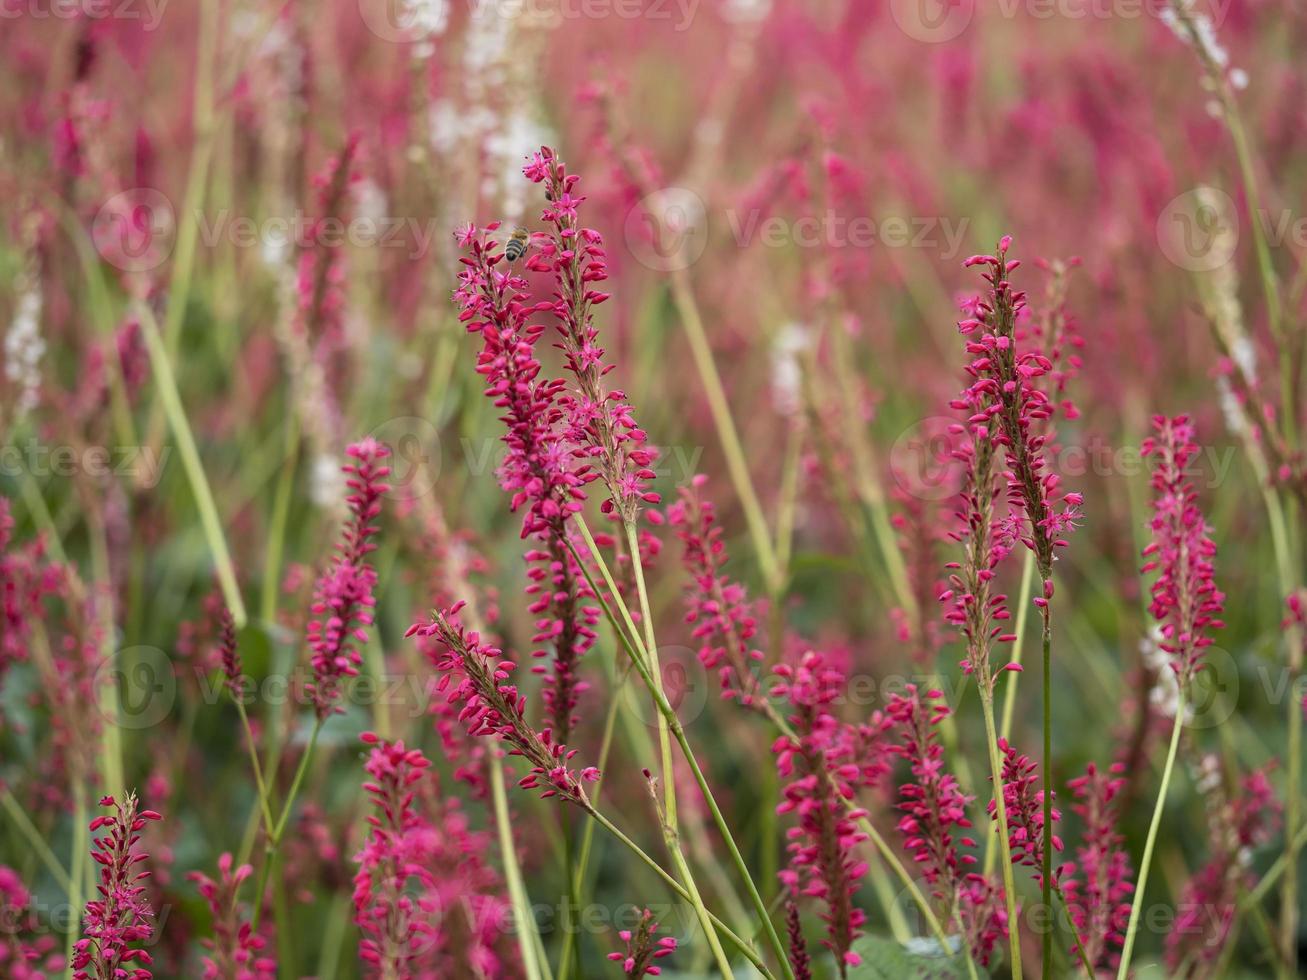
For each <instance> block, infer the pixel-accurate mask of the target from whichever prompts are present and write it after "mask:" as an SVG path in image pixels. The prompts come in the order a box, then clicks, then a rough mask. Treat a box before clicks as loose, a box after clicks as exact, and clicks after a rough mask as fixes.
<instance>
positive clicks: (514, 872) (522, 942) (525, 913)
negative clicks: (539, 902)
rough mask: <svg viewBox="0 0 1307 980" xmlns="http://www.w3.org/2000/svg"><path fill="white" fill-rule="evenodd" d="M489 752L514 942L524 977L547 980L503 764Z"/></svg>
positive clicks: (496, 825) (496, 824)
mask: <svg viewBox="0 0 1307 980" xmlns="http://www.w3.org/2000/svg"><path fill="white" fill-rule="evenodd" d="M489 756H490V791H491V795H492V798H493V800H494V808H495V827H496V829H497V830H498V832H499V852H500V857H501V858H502V860H503V862H504V879H505V880H506V881H507V883H508V894H509V898H510V899H511V900H512V902H513V914H514V915H515V916H516V918H517V943H518V948H519V949H520V950H521V953H522V966H523V968H524V969H525V971H526V978H527V980H550V974H549V962H548V961H547V960H543V958H542V957H537V955H536V944H537V942H538V939H537V937H536V933H537V927H536V920H535V915H534V914H532V912H531V903H530V901H529V900H528V899H527V893H526V886H525V885H524V884H523V883H522V867H521V865H520V864H518V860H517V848H516V847H515V845H514V844H513V829H512V818H511V817H510V815H509V812H508V800H507V798H506V796H505V794H504V772H503V764H502V763H501V762H500V761H499V756H498V755H497V754H496V753H495V752H494V751H491V752H490V753H489ZM542 960H543V961H542Z"/></svg>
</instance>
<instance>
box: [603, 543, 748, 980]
mask: <svg viewBox="0 0 1307 980" xmlns="http://www.w3.org/2000/svg"><path fill="white" fill-rule="evenodd" d="M625 524H626V544H627V548H628V549H629V551H630V556H631V568H632V569H633V570H634V572H635V590H636V594H637V595H638V596H639V600H640V616H641V618H642V619H643V620H644V645H645V661H646V663H647V664H648V666H649V673H650V676H651V677H652V678H653V682H654V685H655V687H656V689H657V696H658V697H660V698H662V699H663V700H666V692H664V690H663V672H662V666H661V664H660V663H659V662H658V642H657V640H656V639H655V638H654V626H653V612H652V610H651V609H650V607H649V593H648V590H647V589H646V588H645V584H644V563H643V562H642V561H641V560H640V542H639V540H638V539H637V537H636V533H635V523H634V522H633V521H626V522H625ZM658 747H659V752H660V755H661V757H662V768H663V825H664V828H665V836H666V839H667V850H668V853H670V854H671V856H672V861H673V863H674V864H675V865H676V870H677V873H678V874H679V875H680V876H681V878H682V879H683V880H684V882H685V889H686V891H687V892H689V893H690V897H691V900H692V901H693V903H694V911H695V915H697V916H698V918H699V924H700V925H701V926H702V927H703V931H704V938H705V939H707V940H708V947H709V949H711V950H712V954H713V958H714V959H715V960H716V961H717V967H718V969H720V970H721V972H722V976H723V977H727V978H734V976H735V974H734V973H732V972H731V964H730V962H729V961H728V960H727V959H726V952H725V951H724V950H723V949H722V944H721V940H720V939H719V938H718V936H717V932H716V930H714V929H713V927H712V922H711V920H710V919H709V918H708V907H707V906H706V905H704V903H703V897H702V895H701V894H700V893H699V886H698V884H697V883H696V882H695V880H694V874H693V872H692V871H691V870H690V862H689V861H687V860H686V859H685V854H684V852H683V851H682V850H681V842H680V826H679V822H678V820H677V813H676V757H675V756H674V755H673V754H672V741H671V737H670V735H669V732H668V724H667V717H666V716H665V715H663V714H661V713H660V714H659V715H658Z"/></svg>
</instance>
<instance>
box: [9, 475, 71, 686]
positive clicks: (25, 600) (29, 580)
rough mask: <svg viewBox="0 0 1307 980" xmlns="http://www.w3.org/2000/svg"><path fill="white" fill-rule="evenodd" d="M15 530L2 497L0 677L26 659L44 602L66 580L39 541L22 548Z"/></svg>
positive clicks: (56, 591)
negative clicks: (31, 634)
mask: <svg viewBox="0 0 1307 980" xmlns="http://www.w3.org/2000/svg"><path fill="white" fill-rule="evenodd" d="M13 532H14V518H13V515H12V514H11V513H10V512H9V501H8V500H7V499H5V498H4V497H0V625H2V626H3V629H2V630H0V677H2V676H3V675H4V672H5V669H6V668H7V667H8V666H9V665H10V664H12V663H16V662H20V661H24V660H26V659H27V653H28V649H29V645H30V638H29V637H30V633H31V629H32V624H33V623H34V622H36V621H38V620H39V619H40V618H41V616H42V609H41V604H42V602H43V601H44V599H45V598H46V597H47V596H51V595H55V594H57V593H58V592H59V590H60V588H61V586H62V584H63V581H64V575H63V571H62V569H61V568H60V566H59V565H57V564H55V563H53V562H50V561H48V560H47V559H46V556H45V547H44V545H43V544H42V543H41V541H40V540H37V541H34V542H32V543H30V544H27V545H26V546H23V547H19V546H17V545H16V544H15V543H14V542H13Z"/></svg>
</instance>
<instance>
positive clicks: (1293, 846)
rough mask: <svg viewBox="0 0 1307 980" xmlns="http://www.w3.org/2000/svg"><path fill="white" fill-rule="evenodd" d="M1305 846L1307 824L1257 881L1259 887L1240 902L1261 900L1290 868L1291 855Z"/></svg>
mask: <svg viewBox="0 0 1307 980" xmlns="http://www.w3.org/2000/svg"><path fill="white" fill-rule="evenodd" d="M1303 847H1307V824H1304V825H1303V826H1301V827H1299V828H1298V834H1297V836H1296V837H1294V838H1293V839H1292V840H1291V841H1290V842H1289V848H1288V850H1287V851H1286V852H1284V853H1282V854H1281V855H1280V856H1279V857H1277V858H1276V859H1275V862H1274V863H1273V864H1272V865H1271V866H1270V867H1269V868H1267V869H1266V874H1264V875H1262V880H1261V881H1259V882H1257V887H1256V888H1254V889H1253V890H1252V891H1250V892H1249V893H1248V894H1247V896H1245V898H1244V900H1243V901H1242V902H1240V903H1239V904H1240V905H1242V906H1252V905H1256V904H1258V903H1259V902H1261V900H1262V899H1264V898H1265V897H1266V896H1267V894H1268V893H1269V892H1270V890H1271V889H1272V888H1274V887H1275V883H1276V882H1277V881H1279V880H1280V877H1281V876H1282V875H1283V874H1284V872H1285V869H1286V868H1288V866H1289V864H1290V861H1289V858H1290V855H1293V854H1296V853H1298V851H1300V850H1302V849H1303Z"/></svg>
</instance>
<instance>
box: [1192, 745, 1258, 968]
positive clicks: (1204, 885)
mask: <svg viewBox="0 0 1307 980" xmlns="http://www.w3.org/2000/svg"><path fill="white" fill-rule="evenodd" d="M1212 768H1213V780H1212V781H1213V783H1215V784H1217V785H1216V786H1213V787H1212V791H1211V792H1210V793H1209V794H1208V795H1209V797H1210V802H1209V815H1208V816H1209V819H1208V824H1209V826H1208V836H1209V851H1208V857H1207V860H1206V862H1205V863H1204V864H1203V865H1202V867H1200V868H1199V869H1198V871H1196V872H1195V873H1194V875H1193V877H1191V878H1190V879H1189V881H1187V882H1186V883H1185V886H1184V888H1183V889H1182V890H1181V893H1180V900H1179V902H1178V903H1177V906H1176V907H1177V909H1179V910H1180V914H1179V915H1177V916H1176V921H1175V924H1174V926H1173V927H1172V929H1171V932H1170V933H1168V934H1167V937H1166V965H1167V968H1168V969H1169V970H1170V971H1172V973H1176V972H1178V971H1179V969H1180V964H1181V963H1191V964H1201V965H1202V966H1205V967H1210V966H1211V965H1212V964H1214V963H1216V962H1217V961H1218V960H1219V959H1220V956H1221V953H1222V951H1223V950H1224V949H1225V946H1226V943H1227V942H1228V941H1229V939H1230V932H1231V928H1232V926H1233V925H1234V920H1235V910H1236V909H1237V908H1238V906H1239V899H1240V897H1241V896H1242V895H1243V894H1244V893H1245V892H1246V891H1247V889H1248V888H1249V886H1250V885H1251V884H1252V883H1253V881H1254V878H1253V872H1252V852H1253V849H1254V848H1256V847H1259V846H1261V845H1263V844H1265V843H1267V842H1268V841H1269V840H1270V839H1271V838H1272V837H1273V835H1274V834H1275V832H1276V830H1277V829H1278V827H1279V823H1280V803H1279V801H1278V800H1277V799H1276V798H1275V791H1274V790H1273V789H1272V788H1271V783H1270V780H1269V779H1268V778H1267V771H1266V769H1256V770H1254V771H1253V772H1250V773H1248V775H1246V776H1245V777H1244V778H1243V780H1242V781H1241V782H1240V783H1239V787H1238V792H1237V793H1235V794H1234V796H1233V798H1229V797H1228V795H1227V793H1226V792H1223V791H1221V790H1220V789H1219V783H1220V776H1219V766H1218V765H1217V764H1216V763H1215V760H1214V759H1213V766H1212ZM1200 788H1201V787H1200ZM1213 910H1214V911H1216V913H1217V914H1218V916H1219V918H1218V919H1217V920H1216V921H1213V918H1212V911H1213Z"/></svg>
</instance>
